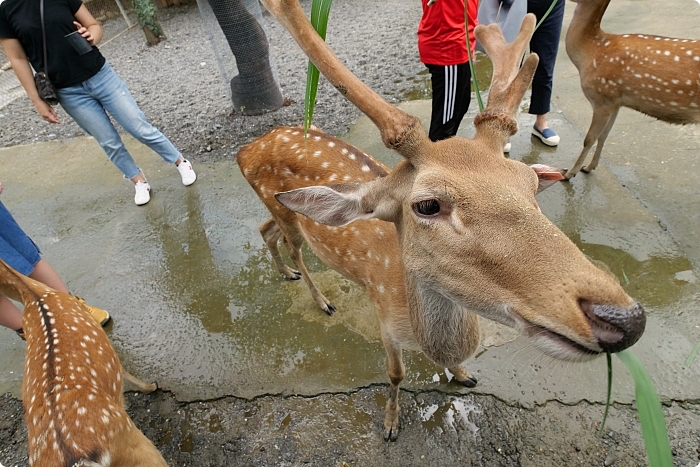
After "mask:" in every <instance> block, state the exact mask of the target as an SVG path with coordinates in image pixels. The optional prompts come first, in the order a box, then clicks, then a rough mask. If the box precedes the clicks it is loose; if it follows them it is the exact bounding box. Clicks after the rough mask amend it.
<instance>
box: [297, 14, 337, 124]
mask: <svg viewBox="0 0 700 467" xmlns="http://www.w3.org/2000/svg"><path fill="white" fill-rule="evenodd" d="M332 3H333V0H313V2H312V3H311V25H312V26H313V27H314V29H315V30H316V32H317V33H318V35H319V36H321V39H323V40H324V41H325V40H326V30H327V29H328V16H329V15H330V11H331V4H332ZM319 75H320V73H319V71H318V68H316V66H315V65H314V64H313V63H311V60H309V66H308V69H307V72H306V93H305V95H304V136H306V132H307V130H308V129H309V127H310V126H311V122H312V120H313V116H314V107H315V105H316V92H317V91H318V79H319Z"/></svg>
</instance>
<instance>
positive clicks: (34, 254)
mask: <svg viewBox="0 0 700 467" xmlns="http://www.w3.org/2000/svg"><path fill="white" fill-rule="evenodd" d="M39 253H40V252H39V248H38V247H37V246H36V244H34V242H33V241H32V239H31V238H29V237H28V236H27V234H26V233H24V230H22V228H21V227H20V226H19V225H17V222H16V221H15V218H14V217H12V214H10V211H8V210H7V208H6V207H5V205H4V204H2V202H1V201H0V259H1V260H3V261H4V262H6V263H7V264H9V265H10V266H11V267H13V268H14V269H15V271H17V272H19V273H20V274H24V275H25V276H28V275H29V274H31V273H32V272H34V266H36V263H38V262H39V260H40V259H41V256H40V254H39Z"/></svg>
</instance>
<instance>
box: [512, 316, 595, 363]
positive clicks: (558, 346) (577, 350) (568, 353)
mask: <svg viewBox="0 0 700 467" xmlns="http://www.w3.org/2000/svg"><path fill="white" fill-rule="evenodd" d="M515 317H516V321H518V322H519V324H520V326H521V333H522V334H523V335H524V336H526V337H527V338H528V339H531V340H532V341H533V342H534V344H535V346H537V347H538V348H540V349H541V350H543V351H544V352H545V353H547V354H548V355H550V356H552V357H555V358H559V359H562V360H576V359H586V357H595V356H597V355H600V354H601V353H602V351H601V350H597V349H591V348H590V347H586V346H585V345H583V344H579V343H578V342H576V341H574V340H572V339H570V338H568V337H566V336H564V335H563V334H559V333H558V332H556V331H552V330H551V329H548V328H546V327H544V326H540V325H539V324H535V323H533V322H531V321H528V320H527V319H525V318H523V317H522V316H520V315H518V314H515Z"/></svg>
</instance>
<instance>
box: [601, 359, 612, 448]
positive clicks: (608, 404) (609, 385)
mask: <svg viewBox="0 0 700 467" xmlns="http://www.w3.org/2000/svg"><path fill="white" fill-rule="evenodd" d="M605 356H606V357H607V360H608V397H606V398H605V413H604V414H603V423H601V424H600V431H599V432H598V437H599V438H600V437H602V436H603V431H604V430H605V421H606V420H607V419H608V412H609V411H610V397H611V396H612V382H613V366H612V356H611V355H610V352H606V354H605Z"/></svg>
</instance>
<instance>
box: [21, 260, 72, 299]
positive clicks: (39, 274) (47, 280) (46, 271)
mask: <svg viewBox="0 0 700 467" xmlns="http://www.w3.org/2000/svg"><path fill="white" fill-rule="evenodd" d="M29 277H31V278H32V279H34V280H37V281H39V282H41V283H43V284H46V285H48V286H49V287H51V288H52V289H55V290H57V291H59V292H66V293H68V287H66V284H65V283H64V282H63V279H61V276H59V275H58V273H57V272H56V271H55V270H54V269H53V268H52V267H51V265H50V264H49V263H48V261H46V260H45V259H43V258H42V259H40V260H39V262H38V263H36V265H35V266H34V271H32V273H31V274H29Z"/></svg>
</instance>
